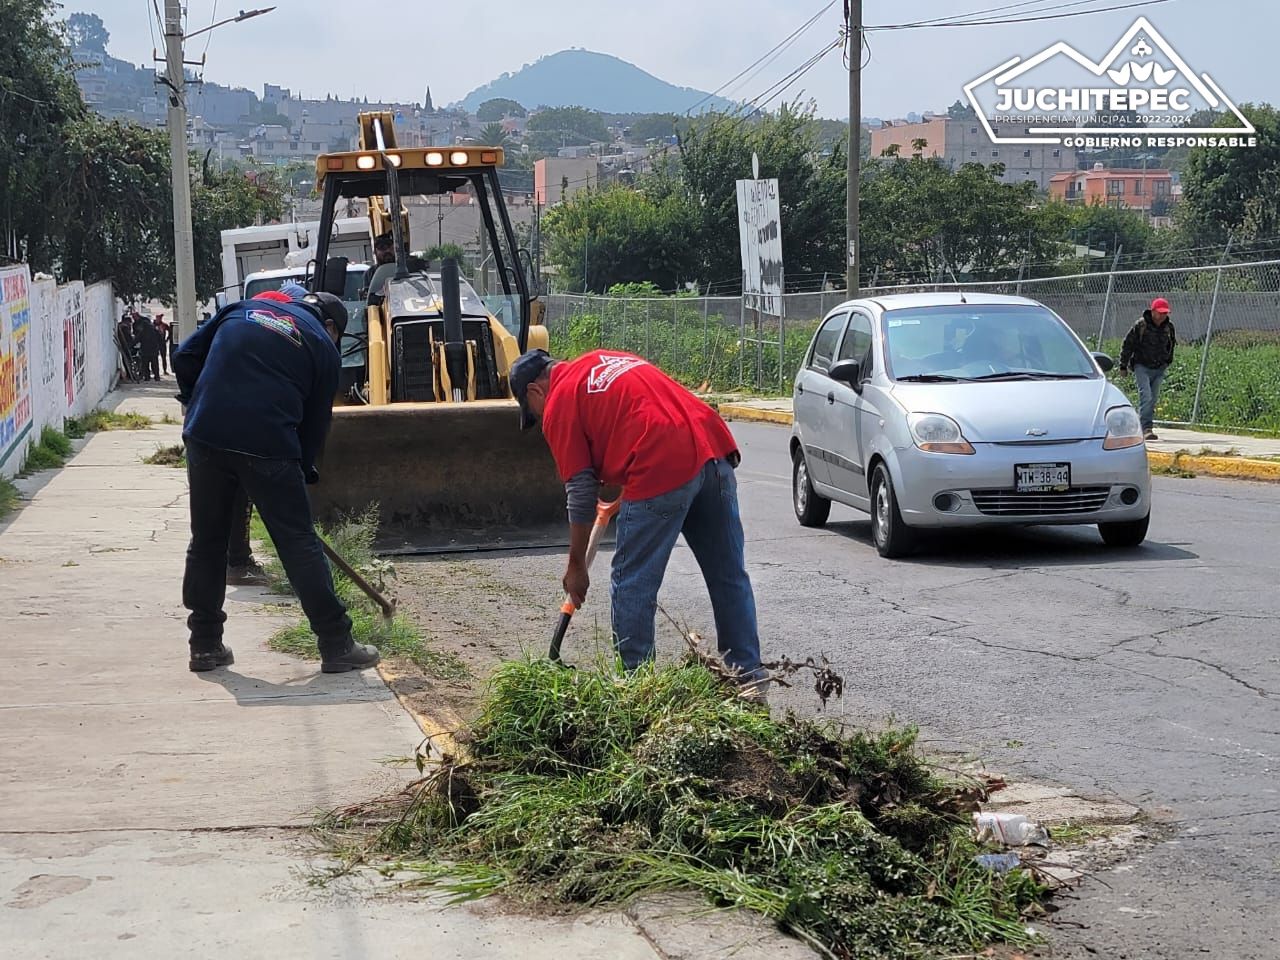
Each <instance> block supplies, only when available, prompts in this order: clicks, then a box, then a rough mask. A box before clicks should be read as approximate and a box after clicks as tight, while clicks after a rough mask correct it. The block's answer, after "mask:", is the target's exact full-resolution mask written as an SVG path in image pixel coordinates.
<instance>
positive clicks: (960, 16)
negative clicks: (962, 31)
mask: <svg viewBox="0 0 1280 960" xmlns="http://www.w3.org/2000/svg"><path fill="white" fill-rule="evenodd" d="M1055 2H1056V0H1018V2H1017V3H1006V4H1004V5H1003V6H999V7H987V8H986V9H983V10H970V11H969V12H968V13H954V14H948V15H947V16H944V17H931V18H929V19H927V20H913V21H911V22H910V23H906V24H903V25H902V26H903V28H905V27H908V26H911V27H927V26H931V25H933V24H935V23H942V22H944V21H951V20H970V19H973V18H976V17H981V16H983V15H984V14H989V13H1003V12H1007V11H1009V10H1021V11H1023V12H1024V13H1027V14H1031V13H1047V12H1048V11H1050V10H1060V9H1065V8H1067V7H1082V6H1085V5H1086V4H1090V3H1097V2H1098V0H1073V2H1071V3H1058V4H1056V5H1051V6H1046V4H1055ZM1032 7H1038V8H1039V9H1034V10H1033V9H1030V8H1032Z"/></svg>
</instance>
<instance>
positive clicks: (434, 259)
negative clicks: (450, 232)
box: [422, 243, 467, 267]
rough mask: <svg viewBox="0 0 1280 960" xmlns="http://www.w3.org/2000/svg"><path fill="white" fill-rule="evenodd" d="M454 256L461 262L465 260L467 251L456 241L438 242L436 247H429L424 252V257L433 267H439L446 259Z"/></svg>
mask: <svg viewBox="0 0 1280 960" xmlns="http://www.w3.org/2000/svg"><path fill="white" fill-rule="evenodd" d="M450 257H452V258H453V259H455V260H457V261H458V263H459V264H461V263H463V262H465V260H466V258H467V252H466V251H465V250H463V249H462V247H460V246H458V244H456V243H438V244H436V245H435V246H434V247H428V248H427V249H426V250H424V251H423V252H422V259H423V260H426V261H427V262H429V263H430V264H431V265H432V266H433V267H438V266H440V264H442V263H444V261H445V260H447V259H449V258H450Z"/></svg>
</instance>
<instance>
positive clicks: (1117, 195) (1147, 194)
mask: <svg viewBox="0 0 1280 960" xmlns="http://www.w3.org/2000/svg"><path fill="white" fill-rule="evenodd" d="M1173 195H1174V194H1173V174H1172V173H1171V172H1170V171H1168V170H1162V169H1156V168H1150V169H1145V170H1127V169H1121V168H1111V169H1108V168H1107V167H1106V166H1104V165H1103V164H1102V163H1095V164H1094V165H1093V168H1092V169H1091V170H1073V171H1069V172H1066V173H1059V174H1055V175H1054V176H1053V178H1052V180H1051V181H1050V183H1049V196H1051V197H1053V198H1054V199H1057V200H1064V201H1066V202H1067V203H1084V204H1092V203H1105V204H1106V205H1107V206H1109V207H1127V208H1130V209H1133V210H1142V211H1144V212H1147V213H1150V214H1152V215H1153V216H1157V217H1164V216H1166V215H1167V213H1168V209H1169V207H1170V205H1171V204H1172V202H1173Z"/></svg>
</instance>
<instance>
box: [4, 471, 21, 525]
mask: <svg viewBox="0 0 1280 960" xmlns="http://www.w3.org/2000/svg"><path fill="white" fill-rule="evenodd" d="M18 500H19V495H18V488H17V487H15V486H14V485H13V481H12V480H10V479H9V478H8V477H0V520H3V519H4V518H5V517H7V516H8V515H9V514H10V513H12V512H13V510H14V508H15V507H17V506H18Z"/></svg>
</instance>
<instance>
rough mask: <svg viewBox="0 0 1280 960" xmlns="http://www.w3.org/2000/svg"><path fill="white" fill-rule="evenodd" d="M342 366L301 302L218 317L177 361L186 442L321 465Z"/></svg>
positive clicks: (262, 303)
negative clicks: (320, 460) (184, 409)
mask: <svg viewBox="0 0 1280 960" xmlns="http://www.w3.org/2000/svg"><path fill="white" fill-rule="evenodd" d="M340 368H341V360H340V359H339V357H338V349H337V347H335V346H334V345H333V340H332V339H331V338H330V337H329V334H328V333H327V332H326V331H325V328H324V324H323V323H322V322H321V320H320V318H319V317H318V316H316V314H315V313H313V312H312V311H311V310H310V309H309V308H308V307H305V306H303V305H302V304H300V303H279V302H277V301H274V300H241V301H240V302H239V303H232V304H229V305H228V306H226V307H223V308H222V310H220V311H218V314H217V316H215V317H214V318H213V319H212V320H210V321H208V322H207V323H205V324H203V325H202V326H201V327H200V328H199V329H198V330H196V332H195V333H193V334H192V335H191V336H190V337H188V338H187V339H186V340H185V341H183V343H182V346H181V347H179V348H178V352H177V353H176V354H174V357H173V372H174V375H175V376H176V377H177V378H178V390H179V395H178V399H179V400H181V401H182V402H183V403H185V404H186V405H187V416H186V421H185V423H184V425H183V429H182V436H183V438H184V439H190V440H195V441H197V442H199V443H203V444H206V445H208V446H210V447H214V448H216V449H218V450H230V451H233V452H236V453H247V454H249V455H250V456H254V457H267V458H272V459H279V460H298V461H300V462H301V464H302V467H303V469H304V470H306V469H309V468H310V467H312V466H314V465H315V461H316V456H317V455H318V454H319V452H320V447H321V446H322V445H323V443H324V438H325V434H326V433H327V432H328V430H329V421H330V419H331V417H332V414H333V409H332V406H333V396H334V394H335V393H336V392H337V389H338V373H339V370H340Z"/></svg>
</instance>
